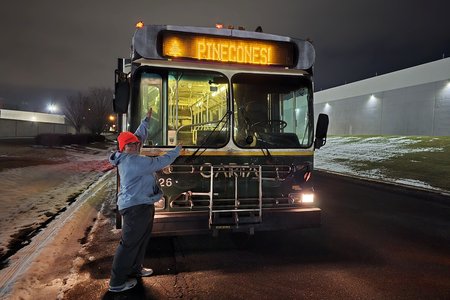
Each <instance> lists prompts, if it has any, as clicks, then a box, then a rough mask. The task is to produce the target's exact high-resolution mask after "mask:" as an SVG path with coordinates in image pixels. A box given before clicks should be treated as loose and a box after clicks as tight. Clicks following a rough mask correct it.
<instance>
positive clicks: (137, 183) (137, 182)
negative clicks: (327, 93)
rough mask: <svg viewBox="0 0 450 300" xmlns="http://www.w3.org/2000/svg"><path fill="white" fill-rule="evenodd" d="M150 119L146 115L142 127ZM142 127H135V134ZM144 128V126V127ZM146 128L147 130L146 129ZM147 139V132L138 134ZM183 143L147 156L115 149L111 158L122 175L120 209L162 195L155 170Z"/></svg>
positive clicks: (159, 168) (164, 164)
mask: <svg viewBox="0 0 450 300" xmlns="http://www.w3.org/2000/svg"><path fill="white" fill-rule="evenodd" d="M147 124H148V121H146V119H144V120H143V121H142V123H141V125H140V126H139V127H141V126H142V125H144V126H145V129H147V128H146V126H147ZM139 130H140V129H139V128H138V130H136V133H135V134H136V135H138V134H139V133H140V132H138V131H139ZM141 130H143V129H142V128H141ZM145 132H147V131H146V130H145ZM139 138H140V139H141V141H145V139H146V136H145V137H143V136H139ZM180 150H181V147H180V146H177V147H175V148H174V149H172V150H169V151H167V153H166V154H164V155H161V156H156V157H148V156H143V155H139V154H129V153H122V152H119V151H116V152H114V153H112V154H111V156H110V157H109V161H110V163H111V164H112V165H114V166H117V168H118V170H119V176H120V191H119V194H118V201H117V205H118V206H119V210H122V209H125V208H128V207H130V206H135V205H140V204H153V203H155V202H157V201H158V200H159V199H161V197H162V191H161V189H160V188H159V185H158V183H157V182H156V180H157V179H156V174H155V172H156V171H159V170H161V169H163V168H165V167H166V166H168V165H170V164H171V163H173V162H174V161H175V159H176V158H177V157H178V155H179V154H180Z"/></svg>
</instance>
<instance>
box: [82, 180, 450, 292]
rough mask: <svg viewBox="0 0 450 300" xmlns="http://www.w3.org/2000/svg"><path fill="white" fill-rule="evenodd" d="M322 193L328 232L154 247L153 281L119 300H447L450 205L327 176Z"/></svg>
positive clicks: (171, 241) (162, 241) (169, 241)
mask: <svg viewBox="0 0 450 300" xmlns="http://www.w3.org/2000/svg"><path fill="white" fill-rule="evenodd" d="M316 187H317V194H318V196H319V197H318V198H319V202H320V206H321V208H322V209H323V226H322V228H318V229H308V230H301V231H292V232H284V233H265V234H256V235H255V236H253V237H251V238H247V237H245V236H237V237H236V236H231V235H227V234H223V235H221V236H220V237H219V238H216V239H215V238H212V237H206V236H193V237H192V236H191V237H179V238H158V239H154V240H153V241H152V243H153V244H152V249H151V250H150V252H149V255H148V263H149V264H151V265H152V267H153V268H154V269H155V271H156V274H155V276H153V277H150V278H145V279H144V280H143V282H142V285H139V286H138V287H136V288H135V289H133V290H132V291H129V292H126V293H123V295H120V297H121V298H120V299H167V298H183V299H450V199H448V198H447V199H446V198H444V197H435V196H432V195H431V194H427V193H416V192H411V191H404V190H401V189H392V188H389V187H387V186H383V185H377V184H362V183H361V182H360V181H355V180H348V179H344V178H340V177H335V176H328V175H324V174H322V175H321V174H318V175H317V176H316ZM92 268H93V269H94V268H97V269H100V268H101V266H99V265H93V266H92ZM104 268H107V265H105V266H104ZM87 269H88V268H87ZM92 272H95V271H94V270H92ZM103 273H104V272H103ZM105 276H107V274H106V275H105ZM101 293H102V295H101V296H100V297H103V298H104V299H115V298H114V297H118V295H112V294H110V293H106V291H102V292H101ZM75 294H77V295H78V296H80V295H81V294H82V293H81V292H80V293H75ZM75 294H74V295H75Z"/></svg>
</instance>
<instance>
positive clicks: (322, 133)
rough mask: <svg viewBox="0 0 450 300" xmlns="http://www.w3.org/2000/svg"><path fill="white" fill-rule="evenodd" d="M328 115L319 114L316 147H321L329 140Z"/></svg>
mask: <svg viewBox="0 0 450 300" xmlns="http://www.w3.org/2000/svg"><path fill="white" fill-rule="evenodd" d="M328 123H329V119H328V115H326V114H319V118H318V119H317V126H316V139H315V140H314V149H320V147H322V146H324V145H325V144H326V142H327V132H328Z"/></svg>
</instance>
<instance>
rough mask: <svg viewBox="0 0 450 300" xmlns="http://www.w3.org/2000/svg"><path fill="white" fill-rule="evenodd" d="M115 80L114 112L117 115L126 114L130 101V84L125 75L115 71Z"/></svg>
mask: <svg viewBox="0 0 450 300" xmlns="http://www.w3.org/2000/svg"><path fill="white" fill-rule="evenodd" d="M115 77H116V80H115V85H114V96H115V97H114V99H113V108H114V112H115V113H118V114H126V113H127V111H128V101H129V99H130V83H129V82H128V78H127V74H125V73H123V72H121V71H119V70H116V76H115Z"/></svg>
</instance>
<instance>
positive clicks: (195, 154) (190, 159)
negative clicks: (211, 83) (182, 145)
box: [186, 111, 231, 163]
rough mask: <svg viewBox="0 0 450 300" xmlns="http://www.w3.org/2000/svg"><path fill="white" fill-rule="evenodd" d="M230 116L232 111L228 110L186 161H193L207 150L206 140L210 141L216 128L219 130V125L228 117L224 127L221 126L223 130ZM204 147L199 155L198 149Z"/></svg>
mask: <svg viewBox="0 0 450 300" xmlns="http://www.w3.org/2000/svg"><path fill="white" fill-rule="evenodd" d="M229 116H231V111H227V112H226V113H225V114H224V115H223V117H222V119H220V121H219V122H217V125H216V127H214V128H213V130H211V132H210V133H209V134H208V135H207V136H206V138H204V139H203V142H202V143H201V144H200V146H198V148H197V149H196V150H195V151H194V153H192V154H191V156H189V157H188V158H187V159H186V162H187V163H191V162H193V161H194V160H195V158H197V157H198V156H200V155H202V154H203V153H204V152H205V151H206V149H207V148H206V147H205V145H206V142H208V140H209V138H210V137H211V136H212V135H213V134H214V133H215V132H216V130H217V128H218V127H219V125H220V124H221V123H222V122H223V121H224V119H225V118H226V120H225V122H223V125H222V127H221V128H220V131H222V129H223V128H224V127H225V126H226V125H227V123H228V120H229V119H230V118H229ZM202 148H204V150H203V151H202V152H200V153H199V154H198V155H197V153H198V151H200V149H202Z"/></svg>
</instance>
